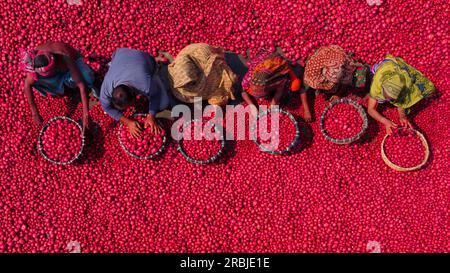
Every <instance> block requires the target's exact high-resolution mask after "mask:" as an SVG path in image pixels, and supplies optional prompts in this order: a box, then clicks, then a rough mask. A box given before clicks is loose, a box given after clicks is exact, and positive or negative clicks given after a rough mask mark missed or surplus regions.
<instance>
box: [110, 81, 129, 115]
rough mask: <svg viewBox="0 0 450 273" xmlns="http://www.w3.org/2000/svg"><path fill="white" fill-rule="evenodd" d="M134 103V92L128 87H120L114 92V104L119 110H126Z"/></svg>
mask: <svg viewBox="0 0 450 273" xmlns="http://www.w3.org/2000/svg"><path fill="white" fill-rule="evenodd" d="M132 101H133V92H132V90H131V88H130V87H128V86H126V85H123V84H121V85H119V86H117V87H116V88H114V90H113V92H112V103H113V104H114V106H115V107H117V108H119V109H124V108H125V107H127V106H128V105H130V104H131V102H132Z"/></svg>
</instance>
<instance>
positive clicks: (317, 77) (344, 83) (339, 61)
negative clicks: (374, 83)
mask: <svg viewBox="0 0 450 273" xmlns="http://www.w3.org/2000/svg"><path fill="white" fill-rule="evenodd" d="M369 69H370V66H369V65H366V64H363V63H361V62H359V61H356V60H354V59H353V58H352V55H351V54H348V53H346V52H345V51H344V49H342V48H341V47H339V46H337V45H329V46H323V47H321V48H319V49H317V50H316V51H315V52H314V54H313V55H311V56H310V57H309V58H308V60H307V61H306V65H305V75H304V78H303V80H304V83H305V86H307V87H309V88H314V89H316V90H317V91H319V92H322V93H324V94H325V95H328V96H330V97H331V98H330V100H335V99H338V98H340V97H342V96H344V95H346V93H347V92H348V91H349V90H350V89H365V88H366V87H368V84H366V82H368V81H369V77H368V76H369ZM367 91H368V90H367Z"/></svg>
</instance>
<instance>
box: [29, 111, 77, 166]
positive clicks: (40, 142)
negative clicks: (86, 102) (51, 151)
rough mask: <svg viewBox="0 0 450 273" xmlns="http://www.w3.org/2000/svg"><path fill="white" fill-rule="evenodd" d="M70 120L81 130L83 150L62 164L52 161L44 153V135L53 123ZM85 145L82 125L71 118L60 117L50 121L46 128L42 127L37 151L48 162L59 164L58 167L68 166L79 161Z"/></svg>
mask: <svg viewBox="0 0 450 273" xmlns="http://www.w3.org/2000/svg"><path fill="white" fill-rule="evenodd" d="M61 119H63V120H68V121H70V122H72V123H74V124H76V125H77V127H78V129H80V135H81V148H80V151H79V152H78V154H76V155H75V156H74V157H73V158H71V159H70V160H68V161H65V162H60V161H56V160H53V159H51V158H50V157H49V156H48V155H47V154H46V153H45V151H44V148H43V146H42V136H43V135H44V132H45V130H47V128H48V126H49V125H50V124H51V123H52V122H55V121H57V120H61ZM84 144H85V140H84V134H83V128H81V125H80V124H79V123H78V122H76V121H75V120H73V119H71V118H69V117H64V116H59V117H54V118H52V119H50V120H49V121H48V122H47V123H46V124H45V125H44V127H42V129H41V131H40V132H39V136H38V141H37V149H38V151H39V153H40V154H41V155H42V157H44V158H45V159H46V160H47V161H49V162H52V163H54V164H58V165H67V164H71V163H73V162H74V161H75V160H78V159H79V158H80V156H81V154H82V153H83V149H84Z"/></svg>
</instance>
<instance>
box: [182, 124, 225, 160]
mask: <svg viewBox="0 0 450 273" xmlns="http://www.w3.org/2000/svg"><path fill="white" fill-rule="evenodd" d="M193 122H199V120H198V119H192V120H189V121H187V122H185V123H184V125H183V128H186V127H187V126H188V125H190V124H191V123H193ZM214 127H215V128H216V129H217V127H218V125H217V124H215V125H214ZM177 144H178V147H177V150H178V152H180V153H181V154H182V155H183V156H184V158H186V160H187V161H189V162H191V163H194V164H200V165H202V164H211V163H213V162H216V161H217V160H219V158H220V157H221V156H222V154H223V152H224V150H225V140H224V139H221V140H220V150H219V151H218V152H217V154H215V155H213V156H211V157H210V158H208V159H206V160H198V159H195V158H193V157H191V156H189V155H188V154H187V153H186V150H185V149H184V148H183V138H181V139H180V140H178V141H177Z"/></svg>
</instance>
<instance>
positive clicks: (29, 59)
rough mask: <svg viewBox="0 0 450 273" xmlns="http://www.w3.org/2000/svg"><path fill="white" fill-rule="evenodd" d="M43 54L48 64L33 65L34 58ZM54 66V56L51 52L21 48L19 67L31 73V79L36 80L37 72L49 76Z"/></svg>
mask: <svg viewBox="0 0 450 273" xmlns="http://www.w3.org/2000/svg"><path fill="white" fill-rule="evenodd" d="M41 55H43V56H45V57H46V58H47V60H48V64H47V65H46V66H43V67H35V60H36V57H38V56H41ZM54 67H55V58H54V56H53V54H52V53H50V52H48V51H43V50H22V52H21V62H20V69H21V70H23V71H25V72H27V73H29V74H31V76H32V77H33V79H35V80H37V78H38V74H39V75H42V76H49V75H50V74H51V72H52V71H53V68H54Z"/></svg>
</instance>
